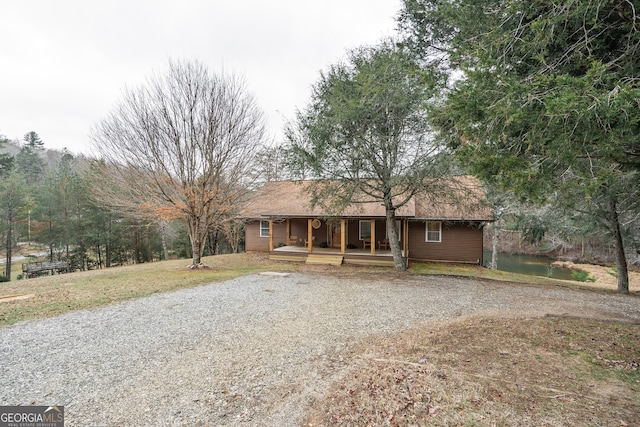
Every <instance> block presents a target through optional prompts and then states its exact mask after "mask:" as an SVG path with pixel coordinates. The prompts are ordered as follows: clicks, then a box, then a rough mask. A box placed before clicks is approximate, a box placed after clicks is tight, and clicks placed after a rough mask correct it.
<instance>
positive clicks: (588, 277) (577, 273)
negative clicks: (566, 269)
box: [571, 270, 596, 282]
mask: <svg viewBox="0 0 640 427" xmlns="http://www.w3.org/2000/svg"><path fill="white" fill-rule="evenodd" d="M571 277H572V278H573V279H574V280H577V281H578V282H595V281H596V278H595V277H593V275H592V274H591V273H587V272H586V271H582V270H574V271H572V272H571Z"/></svg>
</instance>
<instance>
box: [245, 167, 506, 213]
mask: <svg viewBox="0 0 640 427" xmlns="http://www.w3.org/2000/svg"><path fill="white" fill-rule="evenodd" d="M452 180H453V181H452V182H453V183H454V185H453V187H454V188H455V194H437V195H435V196H427V195H426V194H423V195H416V196H414V198H413V199H412V200H410V201H409V202H408V203H407V204H406V205H404V206H402V207H401V208H399V209H398V210H397V211H396V216H397V217H400V218H401V217H405V218H416V219H442V220H484V221H487V220H492V219H493V217H492V215H491V212H490V210H489V209H488V208H487V207H486V206H485V203H483V202H484V200H485V197H484V192H483V190H482V188H481V186H480V183H479V182H478V180H477V179H475V178H473V177H469V176H465V177H456V178H452ZM310 184H311V181H275V182H267V183H265V184H264V185H263V186H262V187H260V188H259V189H258V190H257V191H256V192H255V193H254V195H253V196H252V197H251V198H250V200H249V201H248V203H247V204H246V205H245V206H244V207H243V209H241V213H240V217H242V218H256V219H257V218H269V217H272V218H273V217H279V218H283V217H326V216H332V215H328V214H327V212H325V211H324V210H323V208H322V207H320V206H314V207H311V202H310V199H311V196H310V194H309V192H308V188H309V185H310ZM448 184H449V185H451V183H449V182H448ZM470 201H474V202H473V203H470ZM341 216H343V217H384V216H385V210H384V206H383V205H382V204H381V203H380V202H379V201H377V202H370V203H358V204H353V205H351V206H349V207H348V208H346V209H345V210H344V211H343V212H342V214H341Z"/></svg>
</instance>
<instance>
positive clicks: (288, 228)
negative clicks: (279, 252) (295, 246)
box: [284, 218, 291, 246]
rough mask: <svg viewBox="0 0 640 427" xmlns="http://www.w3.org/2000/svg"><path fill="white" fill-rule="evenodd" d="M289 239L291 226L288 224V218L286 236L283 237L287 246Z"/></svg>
mask: <svg viewBox="0 0 640 427" xmlns="http://www.w3.org/2000/svg"><path fill="white" fill-rule="evenodd" d="M290 237H291V224H290V223H289V218H287V236H286V237H285V239H286V240H285V242H284V243H285V244H286V245H287V246H289V238H290Z"/></svg>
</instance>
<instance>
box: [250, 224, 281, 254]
mask: <svg viewBox="0 0 640 427" xmlns="http://www.w3.org/2000/svg"><path fill="white" fill-rule="evenodd" d="M244 233H245V237H244V239H245V248H246V250H247V251H262V252H268V251H269V238H268V237H260V221H254V222H250V223H247V224H245V228H244ZM286 234H287V228H286V225H285V223H284V222H274V223H273V246H274V247H276V248H277V247H278V244H279V243H284V244H286V242H287V240H286V236H285V235H286Z"/></svg>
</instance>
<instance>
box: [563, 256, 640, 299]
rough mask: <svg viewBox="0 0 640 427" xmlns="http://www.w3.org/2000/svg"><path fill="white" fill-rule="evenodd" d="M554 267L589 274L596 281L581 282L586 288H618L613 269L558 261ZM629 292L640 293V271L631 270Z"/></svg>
mask: <svg viewBox="0 0 640 427" xmlns="http://www.w3.org/2000/svg"><path fill="white" fill-rule="evenodd" d="M553 265H556V266H558V267H563V268H568V269H570V270H576V271H584V272H587V273H589V274H590V275H591V277H593V278H594V279H595V280H594V281H592V282H591V281H586V282H581V283H582V284H583V285H585V286H588V287H593V288H599V289H609V290H616V289H617V288H618V279H617V277H616V273H615V270H614V269H613V268H612V267H605V266H601V265H595V264H576V263H573V262H571V261H556V262H554V263H553ZM629 292H640V271H635V270H629Z"/></svg>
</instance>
